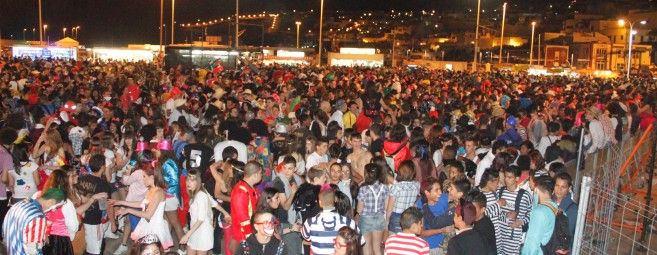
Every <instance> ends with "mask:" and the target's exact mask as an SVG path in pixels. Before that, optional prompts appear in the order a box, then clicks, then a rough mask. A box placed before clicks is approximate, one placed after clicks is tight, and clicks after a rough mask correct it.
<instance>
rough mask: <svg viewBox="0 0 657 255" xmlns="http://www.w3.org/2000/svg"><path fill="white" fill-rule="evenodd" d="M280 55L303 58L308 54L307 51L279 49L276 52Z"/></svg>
mask: <svg viewBox="0 0 657 255" xmlns="http://www.w3.org/2000/svg"><path fill="white" fill-rule="evenodd" d="M276 56H278V57H291V58H303V57H305V56H306V53H305V52H303V51H287V50H278V51H277V52H276Z"/></svg>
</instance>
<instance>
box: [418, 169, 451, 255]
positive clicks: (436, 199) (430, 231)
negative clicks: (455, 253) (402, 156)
mask: <svg viewBox="0 0 657 255" xmlns="http://www.w3.org/2000/svg"><path fill="white" fill-rule="evenodd" d="M420 194H421V198H420V199H418V200H417V202H416V205H415V206H416V207H417V208H422V209H423V211H422V212H423V218H424V219H425V220H424V222H423V223H424V230H422V232H421V233H420V236H421V237H422V238H423V239H424V240H425V241H427V243H429V248H430V249H431V254H444V253H445V251H443V250H442V249H441V247H440V246H441V245H442V243H443V240H444V239H445V236H444V235H443V234H444V233H447V232H449V228H447V226H449V225H451V224H449V223H447V224H445V226H442V227H434V226H432V225H431V224H430V222H429V221H428V220H426V219H427V218H434V217H438V216H441V215H445V214H447V212H448V207H449V195H448V194H447V193H443V192H442V186H441V184H440V181H439V180H438V179H436V178H427V179H426V180H425V181H424V182H423V183H422V186H421V193H420ZM425 208H426V209H428V210H425Z"/></svg>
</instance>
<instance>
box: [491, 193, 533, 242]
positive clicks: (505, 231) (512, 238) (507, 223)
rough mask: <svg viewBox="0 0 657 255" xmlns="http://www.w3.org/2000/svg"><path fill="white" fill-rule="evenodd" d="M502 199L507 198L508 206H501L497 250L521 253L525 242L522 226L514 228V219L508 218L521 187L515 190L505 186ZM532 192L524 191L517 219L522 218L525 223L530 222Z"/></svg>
mask: <svg viewBox="0 0 657 255" xmlns="http://www.w3.org/2000/svg"><path fill="white" fill-rule="evenodd" d="M503 189H504V191H503V192H502V197H501V199H504V200H506V206H504V207H501V208H500V214H499V216H498V220H499V221H500V222H501V223H500V238H499V239H497V240H498V241H497V244H498V246H497V252H498V253H499V254H520V245H521V244H522V242H523V237H524V234H523V232H522V227H519V228H513V227H511V224H512V223H513V220H511V219H507V217H506V214H507V213H508V212H512V211H514V210H515V203H516V197H517V196H518V191H519V190H520V187H518V188H516V189H515V190H514V191H509V190H507V189H506V188H503ZM530 194H531V193H529V192H524V194H523V196H522V198H521V200H520V206H519V208H518V215H517V219H520V220H522V221H523V222H524V223H525V224H527V223H529V213H530V211H531V209H532V199H531V195H530Z"/></svg>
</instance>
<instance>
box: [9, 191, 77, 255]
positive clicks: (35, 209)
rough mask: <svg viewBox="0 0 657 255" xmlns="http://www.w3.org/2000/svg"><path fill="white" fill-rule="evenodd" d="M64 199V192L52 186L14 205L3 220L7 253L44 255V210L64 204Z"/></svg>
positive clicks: (45, 221)
mask: <svg viewBox="0 0 657 255" xmlns="http://www.w3.org/2000/svg"><path fill="white" fill-rule="evenodd" d="M65 201H66V194H64V191H62V190H61V189H57V188H51V189H48V190H46V191H45V192H44V193H43V194H42V195H41V197H39V198H37V199H25V200H22V201H20V202H18V203H17V204H15V205H13V206H12V207H11V208H10V209H9V211H8V212H7V215H6V216H5V221H4V222H3V223H2V233H3V237H4V243H5V244H7V246H6V248H5V251H6V252H7V254H42V253H43V245H44V244H45V243H46V238H47V237H46V227H45V226H46V224H47V219H46V215H45V213H47V212H50V211H52V210H54V209H57V208H58V207H61V206H62V205H63V204H64V202H65Z"/></svg>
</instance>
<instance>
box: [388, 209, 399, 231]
mask: <svg viewBox="0 0 657 255" xmlns="http://www.w3.org/2000/svg"><path fill="white" fill-rule="evenodd" d="M400 219H401V214H400V213H396V212H393V213H391V214H390V220H389V222H388V231H390V232H391V233H399V232H401V231H402V228H401V224H400V223H399V220H400Z"/></svg>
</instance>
